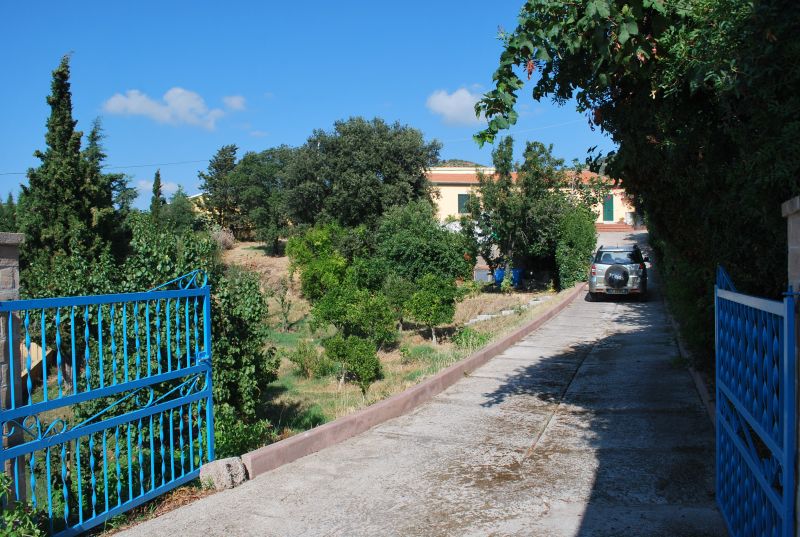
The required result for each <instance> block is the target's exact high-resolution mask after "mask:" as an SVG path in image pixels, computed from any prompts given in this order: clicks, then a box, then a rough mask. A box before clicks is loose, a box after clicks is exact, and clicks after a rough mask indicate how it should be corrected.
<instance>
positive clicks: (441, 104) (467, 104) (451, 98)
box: [425, 88, 483, 125]
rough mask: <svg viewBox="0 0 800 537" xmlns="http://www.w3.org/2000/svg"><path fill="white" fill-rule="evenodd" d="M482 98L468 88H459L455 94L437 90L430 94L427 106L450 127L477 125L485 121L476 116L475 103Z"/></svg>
mask: <svg viewBox="0 0 800 537" xmlns="http://www.w3.org/2000/svg"><path fill="white" fill-rule="evenodd" d="M480 98H481V94H480V93H478V92H474V93H473V92H471V91H470V90H468V89H467V88H459V89H457V90H456V91H454V92H453V93H447V91H445V90H436V91H434V92H433V93H431V94H430V96H429V97H428V100H427V101H426V102H425V105H426V106H427V107H428V109H429V110H430V111H431V112H433V113H434V114H436V115H439V116H442V119H444V122H445V123H448V124H450V125H476V124H478V123H480V122H481V121H482V120H483V117H482V116H481V117H476V116H475V103H476V102H478V99H480Z"/></svg>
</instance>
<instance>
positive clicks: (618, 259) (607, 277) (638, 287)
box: [589, 244, 649, 300]
mask: <svg viewBox="0 0 800 537" xmlns="http://www.w3.org/2000/svg"><path fill="white" fill-rule="evenodd" d="M647 261H649V259H648V258H647V257H645V256H643V255H642V251H641V250H640V249H639V247H638V246H636V245H635V244H634V245H628V246H600V248H598V249H597V253H596V254H595V255H594V259H593V262H592V265H591V267H590V268H589V300H597V298H598V297H599V296H600V295H635V296H636V297H637V298H639V300H646V299H647V265H646V262H647Z"/></svg>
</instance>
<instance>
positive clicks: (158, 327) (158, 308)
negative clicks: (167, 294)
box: [156, 300, 161, 375]
mask: <svg viewBox="0 0 800 537" xmlns="http://www.w3.org/2000/svg"><path fill="white" fill-rule="evenodd" d="M156 359H157V360H158V374H159V375H160V374H161V300H156Z"/></svg>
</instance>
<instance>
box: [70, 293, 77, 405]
mask: <svg viewBox="0 0 800 537" xmlns="http://www.w3.org/2000/svg"><path fill="white" fill-rule="evenodd" d="M69 335H70V339H71V342H70V343H71V346H72V395H75V394H76V393H78V364H77V362H76V360H77V357H76V356H75V306H72V307H71V308H70V311H69Z"/></svg>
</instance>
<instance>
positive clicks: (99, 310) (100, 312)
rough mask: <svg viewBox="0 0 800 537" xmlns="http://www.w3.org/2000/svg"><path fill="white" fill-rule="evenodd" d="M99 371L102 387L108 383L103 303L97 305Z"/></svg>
mask: <svg viewBox="0 0 800 537" xmlns="http://www.w3.org/2000/svg"><path fill="white" fill-rule="evenodd" d="M97 364H98V366H97V373H98V374H99V375H100V387H101V388H103V387H105V385H106V380H105V372H104V370H103V305H102V304H98V305H97Z"/></svg>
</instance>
